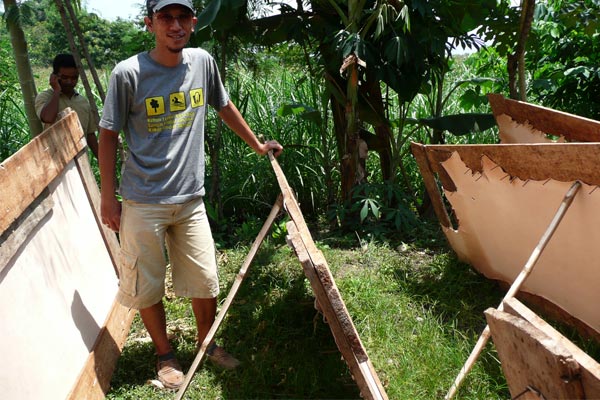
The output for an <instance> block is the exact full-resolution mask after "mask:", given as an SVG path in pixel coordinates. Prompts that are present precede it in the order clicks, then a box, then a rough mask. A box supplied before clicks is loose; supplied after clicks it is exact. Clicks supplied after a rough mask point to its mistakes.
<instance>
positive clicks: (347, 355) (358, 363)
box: [286, 221, 388, 400]
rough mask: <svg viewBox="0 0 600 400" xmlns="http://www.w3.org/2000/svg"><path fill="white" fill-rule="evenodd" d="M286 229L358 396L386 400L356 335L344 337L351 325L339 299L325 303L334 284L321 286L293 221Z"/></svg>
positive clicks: (373, 369) (335, 289) (381, 386)
mask: <svg viewBox="0 0 600 400" xmlns="http://www.w3.org/2000/svg"><path fill="white" fill-rule="evenodd" d="M286 226H287V229H288V233H289V234H288V237H287V240H288V243H289V244H290V246H291V247H292V248H293V249H294V251H295V253H296V255H297V256H298V259H299V260H300V264H301V265H302V268H303V270H304V274H305V275H306V277H307V278H308V280H309V282H310V284H311V287H312V289H313V292H314V293H315V297H316V299H317V302H318V306H319V311H321V312H322V313H323V315H324V316H325V318H326V320H327V324H328V325H329V328H330V329H331V333H332V334H333V337H334V339H335V343H336V345H337V346H338V349H339V350H340V353H341V354H342V356H343V357H344V360H345V361H346V364H347V365H348V368H350V372H351V374H352V378H353V379H354V380H355V382H356V383H357V386H358V388H359V390H360V393H361V396H362V397H363V398H365V399H367V400H371V399H387V398H388V397H387V394H386V393H385V390H384V389H383V385H382V384H381V381H380V380H379V377H378V376H377V373H376V372H375V368H374V367H373V364H372V363H371V361H370V360H369V358H368V356H367V354H366V351H365V350H364V348H362V343H360V337H359V336H358V333H356V334H354V335H348V333H347V331H348V328H349V327H348V325H352V329H354V325H353V324H352V320H351V318H350V316H349V315H348V312H347V310H346V307H345V305H344V303H343V301H342V300H341V297H339V301H330V300H329V298H330V296H331V293H332V292H337V288H335V287H327V285H328V284H330V283H332V284H334V285H335V282H334V281H333V280H331V281H329V282H327V281H326V282H325V284H324V282H323V280H322V279H321V278H320V276H319V274H318V273H317V269H316V268H315V265H314V264H313V262H312V259H311V256H310V254H309V252H308V249H307V248H306V246H305V245H304V241H303V239H302V237H301V236H302V235H301V233H300V232H299V231H298V229H297V227H296V224H295V223H294V222H293V221H290V222H288V223H287V224H286ZM337 296H339V292H338V293H337ZM357 344H358V345H360V347H361V349H362V350H361V351H360V352H358V353H357V352H356V350H355V346H356V345H357Z"/></svg>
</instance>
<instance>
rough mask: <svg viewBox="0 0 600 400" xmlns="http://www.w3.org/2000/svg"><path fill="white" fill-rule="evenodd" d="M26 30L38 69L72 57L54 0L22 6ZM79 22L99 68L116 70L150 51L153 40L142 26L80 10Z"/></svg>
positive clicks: (32, 59) (29, 2) (22, 4)
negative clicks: (56, 58) (64, 56)
mask: <svg viewBox="0 0 600 400" xmlns="http://www.w3.org/2000/svg"><path fill="white" fill-rule="evenodd" d="M19 7H20V9H21V11H22V14H23V15H24V17H23V29H24V31H25V35H26V38H27V42H28V45H29V58H30V61H31V63H32V65H34V66H38V67H43V66H48V65H51V64H52V59H53V58H54V56H55V55H56V54H58V53H70V52H71V50H70V48H69V42H68V40H67V35H66V31H65V28H64V26H63V22H62V19H61V17H60V15H59V13H58V11H57V9H56V5H55V3H54V1H52V0H27V1H25V2H23V3H21V5H20V6H19ZM75 12H76V14H77V15H78V22H79V25H80V27H81V30H82V32H83V36H84V40H85V41H86V44H87V45H88V51H89V54H90V56H91V58H92V60H93V62H94V65H95V67H96V68H112V67H113V66H114V65H115V64H116V63H117V62H118V61H120V60H122V59H125V58H127V57H129V56H131V55H133V54H135V53H137V52H139V51H142V50H145V49H148V48H149V46H150V45H151V44H152V43H153V40H152V37H151V36H150V35H149V34H148V33H146V32H144V29H143V26H142V25H141V24H140V23H139V22H137V23H136V22H132V21H127V20H124V19H120V18H119V19H117V20H116V21H107V20H104V19H102V18H99V17H98V16H97V15H96V14H93V13H88V12H87V11H86V10H85V9H80V8H76V9H75Z"/></svg>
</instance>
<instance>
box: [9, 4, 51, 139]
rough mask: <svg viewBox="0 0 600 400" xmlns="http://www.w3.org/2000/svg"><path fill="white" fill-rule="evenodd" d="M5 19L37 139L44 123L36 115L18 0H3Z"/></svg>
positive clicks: (24, 100) (31, 76) (32, 134)
mask: <svg viewBox="0 0 600 400" xmlns="http://www.w3.org/2000/svg"><path fill="white" fill-rule="evenodd" d="M3 4H4V11H5V15H4V16H5V18H6V21H7V25H8V32H9V33H10V42H11V44H12V49H13V53H14V56H15V64H16V66H17V74H18V75H19V83H20V84H21V91H22V92H23V103H24V105H25V114H26V115H27V122H28V124H29V131H30V132H31V137H32V138H33V137H35V136H37V135H39V134H40V133H41V132H42V129H43V128H42V122H41V121H40V119H39V118H38V116H37V114H36V113H35V96H36V95H37V90H36V87H35V80H34V78H33V71H32V70H31V64H30V63H29V53H28V51H27V41H26V40H25V34H24V33H23V29H22V28H21V23H20V20H21V18H20V16H19V7H18V6H17V2H16V0H3Z"/></svg>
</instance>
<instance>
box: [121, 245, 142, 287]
mask: <svg viewBox="0 0 600 400" xmlns="http://www.w3.org/2000/svg"><path fill="white" fill-rule="evenodd" d="M137 259H138V257H137V255H135V254H131V253H128V252H126V251H124V250H123V249H121V254H120V262H119V288H120V289H121V291H122V292H123V293H125V294H127V295H129V296H135V295H136V294H137V290H136V287H137Z"/></svg>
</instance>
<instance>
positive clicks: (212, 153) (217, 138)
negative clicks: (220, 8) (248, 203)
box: [208, 34, 227, 219]
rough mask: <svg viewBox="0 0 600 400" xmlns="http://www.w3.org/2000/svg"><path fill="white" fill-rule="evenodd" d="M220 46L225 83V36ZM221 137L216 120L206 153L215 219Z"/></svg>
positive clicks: (220, 210) (219, 208) (218, 206)
mask: <svg viewBox="0 0 600 400" xmlns="http://www.w3.org/2000/svg"><path fill="white" fill-rule="evenodd" d="M219 42H220V44H221V46H220V48H221V51H220V53H219V54H220V57H219V60H218V61H219V72H220V74H221V80H222V81H223V82H226V81H227V68H226V66H227V34H223V35H222V36H221V40H220V41H219ZM222 135H223V121H222V120H221V119H220V118H217V127H216V129H215V134H214V136H213V137H212V138H211V139H212V140H208V152H209V155H208V156H209V157H210V170H211V174H210V176H211V185H210V192H209V193H208V201H209V202H210V203H211V204H212V205H213V207H214V208H215V210H216V211H217V217H218V218H219V219H221V218H223V205H222V203H221V168H219V155H220V153H221V146H222V142H223V140H222Z"/></svg>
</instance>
